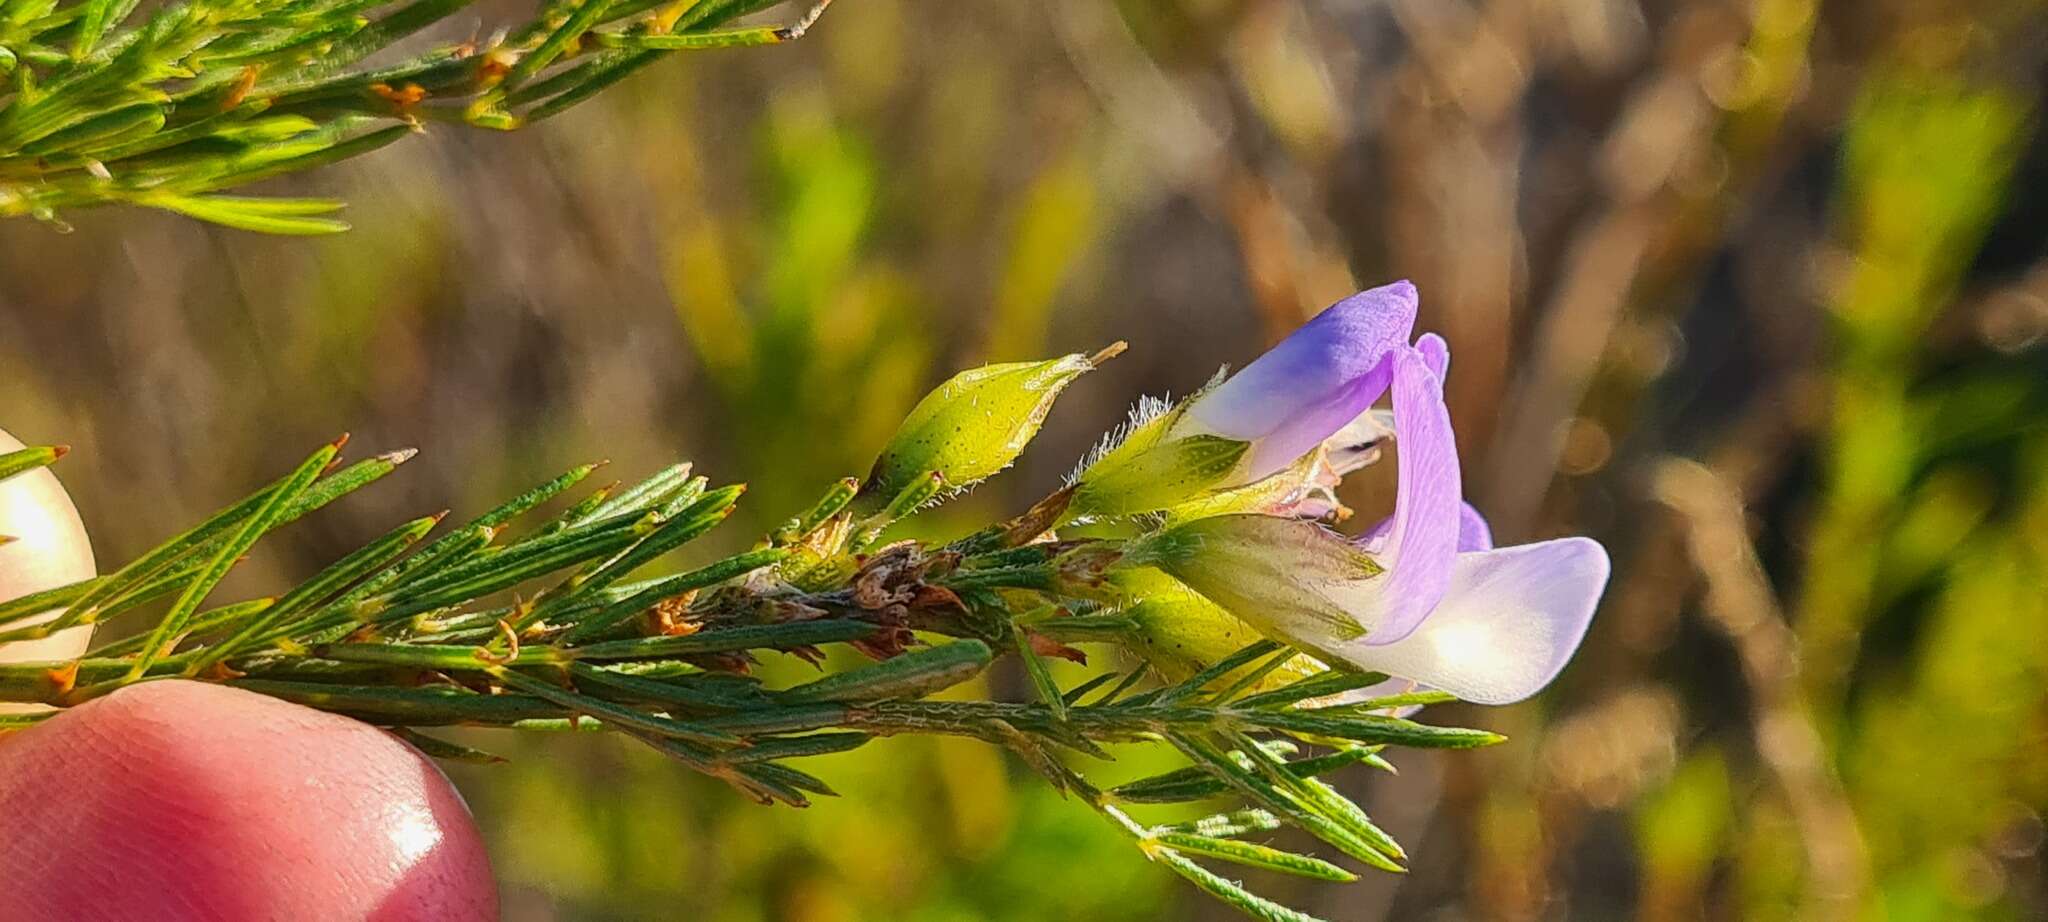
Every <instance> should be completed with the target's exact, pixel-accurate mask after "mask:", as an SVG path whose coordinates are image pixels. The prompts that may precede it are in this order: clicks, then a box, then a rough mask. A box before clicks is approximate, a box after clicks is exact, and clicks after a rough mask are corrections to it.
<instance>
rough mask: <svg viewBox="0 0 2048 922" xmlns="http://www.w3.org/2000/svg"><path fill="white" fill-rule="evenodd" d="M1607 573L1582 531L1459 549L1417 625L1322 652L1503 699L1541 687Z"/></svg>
mask: <svg viewBox="0 0 2048 922" xmlns="http://www.w3.org/2000/svg"><path fill="white" fill-rule="evenodd" d="M1607 573H1608V560H1607V551H1606V549H1605V548H1602V547H1601V546H1600V543H1599V542H1597V541H1594V540H1592V539H1590V538H1560V539H1558V540H1555V541H1544V542H1540V543H1537V544H1522V545H1517V546H1514V547H1505V548H1500V549H1498V550H1492V551H1481V552H1477V553H1471V554H1460V555H1458V559H1457V563H1456V565H1455V567H1454V568H1453V570H1452V573H1451V586H1450V590H1449V591H1448V592H1446V593H1445V595H1444V598H1443V601H1441V602H1439V603H1438V604H1437V607H1436V611H1435V612H1434V613H1432V614H1431V615H1430V617H1429V619H1428V620H1427V621H1425V622H1423V624H1422V627H1421V628H1420V629H1418V630H1416V631H1415V632H1414V633H1413V634H1410V635H1409V636H1408V637H1407V638H1406V639H1403V640H1401V641H1400V642H1398V643H1392V644H1385V645H1377V646H1375V645H1370V644H1368V643H1366V642H1364V641H1362V640H1361V641H1354V642H1351V643H1346V644H1341V645H1336V646H1333V647H1329V648H1327V650H1328V652H1329V653H1331V654H1333V655H1336V656H1339V657H1341V658H1343V659H1344V660H1345V661H1347V662H1349V663H1351V664H1352V665H1354V666H1357V667H1358V668H1360V669H1369V670H1372V671H1375V672H1384V673H1387V674H1388V675H1393V676H1400V677H1401V678H1405V679H1410V680H1413V681H1415V682H1417V683H1420V684H1422V685H1425V686H1428V687H1431V688H1440V689H1443V690H1444V691H1447V692H1450V693H1451V694H1453V695H1456V696H1458V697H1459V698H1461V699H1464V700H1466V701H1470V702H1473V703H1475V704H1511V703H1513V702H1516V701H1520V700H1522V699H1524V698H1527V697H1529V696H1530V695H1533V694H1535V693H1537V692H1538V691H1541V690H1542V688H1543V686H1545V685H1548V684H1550V680H1551V679H1553V678H1556V677H1557V674H1558V672H1560V671H1561V670H1563V669H1564V665H1565V663H1566V662H1568V661H1570V660H1571V656H1572V653H1573V652H1574V651H1575V650H1577V649H1578V646H1579V641H1580V640H1582V639H1583V638H1584V637H1585V636H1586V627H1587V625H1588V624H1590V623H1591V621H1592V619H1593V610H1594V608H1595V607H1597V606H1598V605H1599V602H1600V593H1601V592H1602V590H1604V589H1605V588H1606V586H1607Z"/></svg>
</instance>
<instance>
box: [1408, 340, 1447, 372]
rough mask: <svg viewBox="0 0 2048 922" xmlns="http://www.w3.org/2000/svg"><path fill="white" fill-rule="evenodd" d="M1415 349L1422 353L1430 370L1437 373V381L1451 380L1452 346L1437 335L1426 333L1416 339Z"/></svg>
mask: <svg viewBox="0 0 2048 922" xmlns="http://www.w3.org/2000/svg"><path fill="white" fill-rule="evenodd" d="M1415 349H1416V351H1418V352H1421V353H1422V360H1423V361H1425V362H1427V363H1429V370H1430V371H1432V372H1435V373H1436V377H1437V380H1439V381H1449V380H1450V379H1451V344H1450V343H1447V342H1445V341H1444V338H1443V337H1441V336H1438V335H1436V334H1435V333H1424V334H1422V335H1421V336H1418V337H1416V338H1415Z"/></svg>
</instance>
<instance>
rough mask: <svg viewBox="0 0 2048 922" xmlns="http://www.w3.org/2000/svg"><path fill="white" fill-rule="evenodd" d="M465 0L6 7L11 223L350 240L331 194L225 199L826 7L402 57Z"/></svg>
mask: <svg viewBox="0 0 2048 922" xmlns="http://www.w3.org/2000/svg"><path fill="white" fill-rule="evenodd" d="M471 2H472V0H180V2H172V3H167V4H163V5H161V6H154V7H152V9H151V10H150V11H149V12H148V13H146V14H142V13H140V11H139V7H140V2H139V0H76V2H70V3H64V2H60V0H0V80H4V81H5V82H4V83H0V217H4V216H14V215H32V216H35V217H37V218H41V219H43V220H49V221H55V220H58V215H59V213H60V212H61V211H62V210H64V209H69V208H80V207H86V206H93V205H104V204H111V203H122V204H130V205H142V206H146V207H152V208H162V209H166V210H170V211H175V212H178V213H181V214H185V215H189V216H191V217H194V218H198V219H200V220H203V221H210V222H213V223H216V224H222V225H226V226H230V227H237V228H242V229H245V230H253V231H262V232H266V233H276V234H323V233H333V232H336V231H341V230H346V229H347V225H346V224H344V223H342V222H341V221H339V220H337V219H335V218H334V217H333V216H332V215H333V213H334V212H336V211H338V210H339V209H340V208H341V207H342V203H341V202H340V201H337V200H333V199H319V198H290V199H282V198H251V197H247V196H237V195H226V194H222V193H224V192H225V191H227V190H232V189H236V188H239V187H241V186H245V185H248V184H250V183H254V182H257V181H259V180H263V179H268V178H271V177H274V176H280V175H284V174H287V173H296V172H301V171H304V170H309V169H313V168H316V167H321V166H326V165H328V164H331V163H335V162H338V161H341V160H346V159H349V158H351V157H357V156H361V155H363V154H366V153H369V152H371V151H374V150H377V149H379V148H381V147H383V146H385V145H387V144H390V143H392V142H394V141H396V140H398V139H399V138H402V137H404V136H406V135H407V134H410V133H414V132H419V131H423V130H424V129H425V126H426V125H427V124H428V123H432V122H448V123H459V124H467V125H474V126H479V127H483V128H490V129H500V130H510V129H515V128H519V127H521V126H524V125H528V124H531V123H533V122H537V121H541V120H543V119H547V118H549V117H551V116H554V115H556V114H559V113H561V112H562V111H564V110H566V109H568V108H569V107H571V106H574V105H575V104H577V103H579V102H582V101H583V100H585V99H588V98H589V97H590V96H592V95H593V94H595V93H597V92H598V91H599V90H601V89H604V88H605V87H608V86H611V85H612V84H614V83H617V82H618V81H620V80H622V79H624V78H625V77H626V76H627V75H629V74H631V73H633V72H634V71H637V70H639V69H640V68H642V67H645V66H647V65H648V64H650V63H652V62H653V61H655V60H656V59H658V58H659V57H660V56H661V55H663V54H665V53H667V52H672V51H681V50H690V49H701V48H718V47H731V46H745V45H767V44H776V43H780V42H786V41H790V40H793V39H796V38H799V37H801V36H802V35H803V34H804V32H805V30H807V29H808V28H810V26H811V24H812V23H813V22H815V21H816V20H817V18H818V16H819V15H820V14H821V13H823V12H824V10H825V7H826V5H827V4H828V3H829V2H830V0H817V2H816V5H814V6H810V7H808V8H807V9H805V10H804V11H803V12H802V13H801V15H799V16H798V17H797V18H796V19H794V20H793V21H790V22H788V23H786V24H781V25H774V26H734V25H732V23H733V21H734V20H736V19H738V18H740V17H743V16H746V15H748V14H751V13H754V12H757V11H760V10H763V9H766V8H768V7H771V6H776V5H778V4H779V3H781V2H783V0H546V2H544V3H543V4H542V5H541V8H540V9H539V11H538V12H537V13H536V15H535V16H534V18H533V19H532V20H531V21H529V22H526V23H523V24H520V25H517V26H516V27H511V28H507V29H504V30H503V31H500V32H498V33H496V34H493V35H492V36H491V37H489V38H487V39H481V40H475V39H472V40H468V41H461V42H452V43H441V44H437V45H434V46H433V47H430V48H428V49H426V50H424V51H416V52H410V53H406V54H403V55H399V56H396V57H394V56H393V55H392V54H391V52H392V51H393V49H394V48H395V46H398V45H400V44H401V43H402V42H405V41H406V40H407V39H409V38H411V37H413V36H414V35H416V34H418V33H420V32H422V31H423V30H426V29H427V28H428V27H430V26H433V25H435V24H436V23H440V22H442V21H444V20H446V19H448V18H449V17H450V16H453V15H454V14H456V13H458V12H460V11H462V10H463V9H464V8H466V7H468V6H469V5H470V3H471ZM380 59H389V60H388V61H386V60H380Z"/></svg>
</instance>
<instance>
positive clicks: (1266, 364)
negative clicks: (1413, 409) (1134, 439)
mask: <svg viewBox="0 0 2048 922" xmlns="http://www.w3.org/2000/svg"><path fill="white" fill-rule="evenodd" d="M1416 303H1417V299H1416V294H1415V286H1414V285H1412V284H1409V283H1408V282H1405V281H1404V282H1395V283H1393V284H1391V285H1383V286H1381V287H1379V288H1374V289H1371V290H1369V291H1362V292H1359V293H1358V294H1355V295H1352V296H1351V297H1349V298H1345V299H1344V300H1342V301H1339V302H1337V303H1336V304H1333V305H1331V306H1330V307H1329V308H1328V309H1326V310H1324V311H1323V312H1322V313H1320V314H1317V315H1316V316H1315V319H1313V320H1310V321H1309V322H1308V323H1306V324H1304V325H1303V326H1302V327H1301V329H1299V330H1296V331H1294V333H1293V335H1291V336H1289V337H1287V338H1286V339H1285V340H1282V341H1281V343H1280V344H1279V345H1277V346H1274V347H1273V348H1272V349H1271V350H1270V351H1268V352H1267V353H1266V354H1265V355H1262V356H1259V358H1258V359H1256V360H1255V361H1253V362H1252V363H1251V364H1250V365H1246V366H1245V367H1244V369H1243V370H1241V371H1239V372H1238V373H1237V374H1235V375H1232V376H1231V377H1230V378H1229V380H1226V381H1224V382H1223V383H1222V384H1219V385H1217V386H1216V388H1215V389H1213V390H1211V391H1209V392H1208V393H1206V394H1203V395H1202V396H1201V397H1200V398H1198V399H1197V400H1196V401H1195V402H1194V404H1192V405H1190V406H1189V407H1188V409H1187V414H1186V416H1185V417H1184V418H1183V419H1182V422H1181V425H1180V427H1178V428H1179V430H1180V434H1192V433H1210V434H1214V435H1221V436H1224V437H1226V438H1232V439H1238V440H1241V441H1248V442H1253V443H1255V447H1254V448H1253V450H1252V455H1251V459H1250V468H1249V471H1248V474H1247V479H1248V480H1255V479H1258V478H1260V477H1264V476H1266V475H1268V474H1271V473H1273V472H1274V471H1277V470H1280V469H1281V468H1284V467H1286V466H1287V465H1288V464H1289V463H1291V462H1293V461H1294V459H1296V458H1299V457H1301V456H1302V455H1304V454H1306V453H1308V452H1309V450H1311V449H1313V448H1315V447H1316V445H1317V444H1319V443H1321V442H1322V440H1323V439H1325V438H1328V437H1329V435H1330V433H1333V432H1336V431H1337V430H1338V429H1339V428H1341V427H1342V426H1343V425H1344V424H1345V423H1348V422H1350V421H1352V420H1353V419H1356V418H1357V417H1358V414H1360V413H1362V412H1364V411H1365V409H1366V408H1367V407H1370V406H1372V405H1373V402H1374V401H1376V400H1378V399H1379V397H1380V395H1381V394H1382V393H1384V392H1385V391H1386V388H1387V383H1388V378H1389V377H1390V375H1389V373H1388V372H1389V369H1387V368H1386V367H1385V365H1384V361H1385V359H1386V357H1387V355H1388V353H1390V352H1392V351H1393V350H1395V349H1397V348H1400V347H1403V346H1406V345H1407V343H1408V334H1409V331H1410V330H1412V329H1413V328H1414V326H1415V308H1416Z"/></svg>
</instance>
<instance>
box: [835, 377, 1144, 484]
mask: <svg viewBox="0 0 2048 922" xmlns="http://www.w3.org/2000/svg"><path fill="white" fill-rule="evenodd" d="M1121 347H1122V344H1121V343H1119V344H1117V345H1116V346H1112V347H1110V348H1109V349H1105V350H1103V351H1102V352H1099V353H1096V354H1095V355H1093V356H1088V355H1081V354H1079V353H1076V354H1073V355H1066V356H1061V357H1060V358H1056V359H1052V360H1049V361H1043V362H1008V363H1004V364H1001V365H985V366H983V367H981V368H975V369H971V370H968V371H963V372H961V373H959V374H957V375H954V376H953V377H952V379H951V380H949V381H947V382H946V383H944V384H942V385H939V388H938V390H935V391H932V392H931V393H930V394H927V395H926V396H925V398H924V399H923V400H921V401H918V404H917V406H916V407H915V408H913V409H912V410H911V411H910V415H909V416H908V417H905V418H904V420H903V425H902V427H900V428H898V429H897V430H896V435H895V437H894V438H891V439H890V440H889V446H888V447H887V448H884V449H883V450H882V455H881V457H879V458H876V459H875V467H874V470H873V471H872V472H870V473H869V474H868V480H867V484H866V485H865V486H864V487H862V489H861V493H862V495H863V496H864V497H871V498H872V499H873V500H874V501H879V502H888V501H889V500H892V499H894V498H895V497H896V496H898V495H899V494H901V493H902V492H903V491H904V490H905V489H906V488H908V487H910V486H911V485H912V484H914V483H916V482H917V481H918V480H919V479H920V478H926V477H930V476H931V475H933V474H937V475H938V476H939V477H940V478H941V479H942V480H943V481H944V482H945V485H946V486H948V487H951V488H956V489H957V488H960V487H966V486H970V485H972V484H974V483H977V482H979V481H981V480H984V479H986V478H988V477H989V476H990V475H992V474H994V473H996V472H997V471H1000V470H1002V469H1003V468H1006V467H1009V466H1010V462H1012V461H1015V460H1016V459H1017V456H1018V455H1019V454H1021V453H1022V452H1023V451H1024V446H1025V445H1026V444H1028V443H1029V442H1030V441H1031V439H1032V437H1033V436H1036V435H1037V434H1038V427H1039V426H1040V425H1041V424H1042V423H1044V421H1045V414H1046V412H1047V411H1049V410H1051V409H1052V402H1053V399H1054V398H1056V397H1058V396H1059V395H1060V391H1062V390H1064V389H1066V386H1067V385H1069V384H1072V383H1073V381H1074V379H1075V378H1078V377H1080V376H1081V375H1083V374H1086V373H1087V372H1089V371H1092V370H1094V368H1095V367H1096V366H1097V365H1099V364H1101V363H1102V362H1103V361H1104V360H1106V359H1108V358H1109V357H1110V356H1113V355H1115V354H1116V353H1117V352H1120V351H1122V348H1121Z"/></svg>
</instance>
